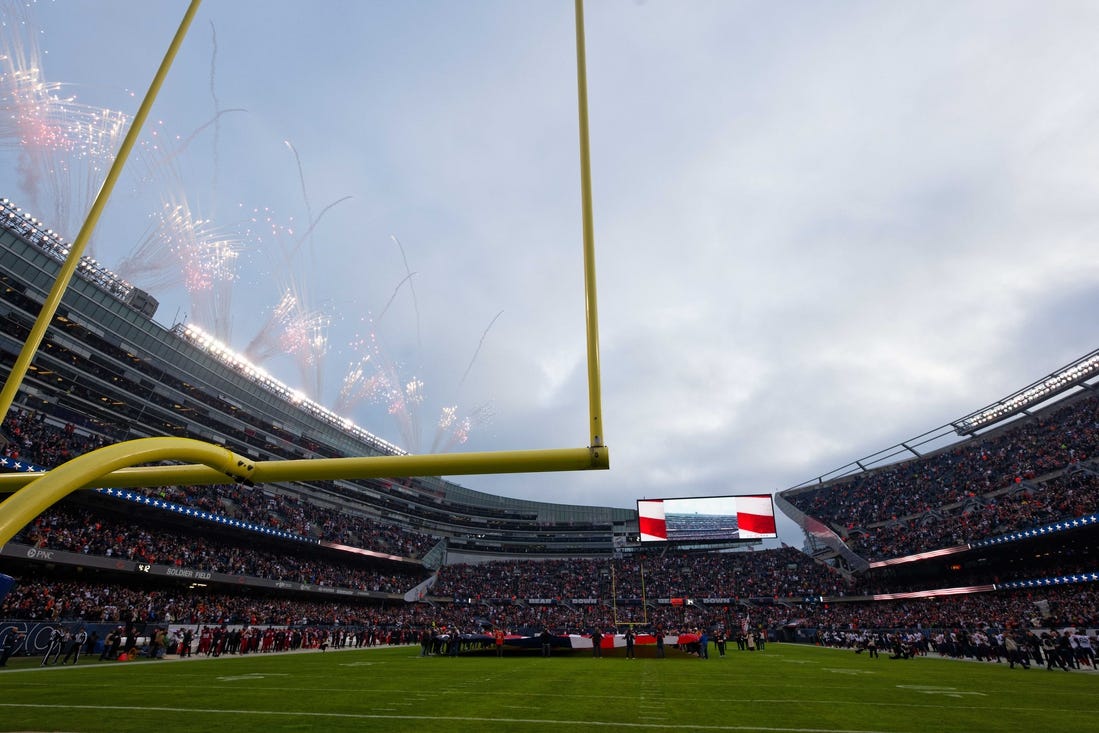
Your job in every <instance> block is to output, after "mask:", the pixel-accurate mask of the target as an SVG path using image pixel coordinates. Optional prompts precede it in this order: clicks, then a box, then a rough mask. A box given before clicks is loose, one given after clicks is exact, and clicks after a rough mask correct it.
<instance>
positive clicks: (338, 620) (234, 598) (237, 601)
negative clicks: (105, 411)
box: [0, 577, 429, 627]
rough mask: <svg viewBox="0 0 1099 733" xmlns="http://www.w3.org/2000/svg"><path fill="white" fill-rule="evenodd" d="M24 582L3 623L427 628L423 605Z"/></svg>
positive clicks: (0, 609)
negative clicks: (18, 620) (421, 625)
mask: <svg viewBox="0 0 1099 733" xmlns="http://www.w3.org/2000/svg"><path fill="white" fill-rule="evenodd" d="M16 580H17V581H18V583H17V585H16V586H15V588H14V590H12V591H11V592H10V593H9V594H8V596H7V598H5V599H4V601H3V603H2V604H0V618H4V619H23V620H28V621H49V622H54V621H57V622H72V621H82V622H85V623H111V624H125V623H130V622H136V623H142V624H215V625H220V624H252V625H256V624H279V625H286V626H355V627H360V626H378V625H386V626H394V625H411V624H422V623H424V618H425V615H424V614H425V611H426V610H427V609H428V608H429V607H428V606H426V605H422V604H404V603H401V604H398V605H395V606H393V607H387V606H383V605H371V604H363V603H354V602H350V601H343V600H331V599H328V600H303V599H300V598H290V597H275V596H270V595H265V594H263V593H260V592H253V591H251V590H250V589H248V588H234V589H233V590H232V591H231V592H227V591H218V590H214V589H212V588H193V589H184V588H176V589H158V588H148V587H136V586H127V585H125V584H121V583H85V582H75V581H50V580H37V579H35V578H30V577H22V578H20V577H17V578H16Z"/></svg>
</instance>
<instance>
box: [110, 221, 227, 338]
mask: <svg viewBox="0 0 1099 733" xmlns="http://www.w3.org/2000/svg"><path fill="white" fill-rule="evenodd" d="M241 250H242V244H241V240H240V239H239V237H237V236H236V235H234V233H233V232H232V229H231V228H226V227H218V226H216V225H215V224H214V223H213V222H212V221H210V220H209V219H202V218H200V217H198V216H196V215H195V214H194V213H192V211H191V207H190V205H189V204H188V203H187V202H186V200H183V201H168V202H165V203H164V204H163V206H162V207H161V210H160V212H158V214H157V215H156V216H155V217H154V221H153V223H152V224H151V225H150V227H149V229H148V230H147V231H146V234H145V236H144V237H143V238H142V240H141V242H139V243H138V245H137V246H136V247H135V248H134V249H133V250H132V251H131V252H130V254H129V255H128V256H127V257H126V258H125V259H124V260H123V261H122V263H121V264H120V265H119V266H118V274H119V275H120V276H121V277H123V278H124V279H127V280H131V281H132V282H134V283H137V284H139V285H143V286H145V287H154V286H161V287H167V286H174V285H182V286H183V287H184V289H186V291H187V293H188V295H189V296H190V301H191V318H192V320H194V321H195V322H196V323H198V324H199V325H200V326H202V327H203V328H206V329H208V330H209V332H210V333H212V334H213V335H214V336H215V337H216V338H217V339H218V340H219V341H222V342H223V343H228V342H229V331H230V315H231V314H230V307H231V305H232V295H233V284H234V283H235V282H236V281H237V279H238V272H237V270H238V266H239V259H240V255H241Z"/></svg>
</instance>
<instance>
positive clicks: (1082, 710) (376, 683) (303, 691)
mask: <svg viewBox="0 0 1099 733" xmlns="http://www.w3.org/2000/svg"><path fill="white" fill-rule="evenodd" d="M645 651H648V650H645ZM37 665H38V660H25V659H24V660H12V663H11V664H10V665H9V668H8V669H6V670H0V730H5V731H14V730H19V731H110V732H112V733H121V732H123V731H141V732H142V733H148V731H176V730H180V731H217V732H218V733H228V732H229V731H232V732H233V733H241V732H244V733H248V732H251V731H274V730H278V731H283V730H308V731H314V730H315V731H325V732H326V733H328V732H329V731H333V732H334V731H363V730H378V731H417V732H418V733H422V732H423V731H447V732H448V733H449V732H453V733H461V732H463V731H476V732H478V733H484V732H487V731H584V730H605V731H614V730H624V731H625V730H654V731H661V730H687V731H689V730H709V731H756V730H759V731H883V732H885V731H888V732H892V731H941V732H942V733H950V732H955V731H956V732H957V733H972V732H974V731H1006V730H1024V731H1043V730H1051V731H1058V732H1065V731H1092V730H1097V729H1099V675H1097V674H1095V673H1093V672H1090V671H1072V672H1068V673H1066V672H1063V671H1060V670H1056V671H1052V672H1050V671H1047V670H1046V669H1045V668H1039V667H1032V668H1031V669H1030V670H1025V671H1024V670H1021V669H1014V670H1012V669H1009V668H1008V666H1007V664H1006V663H1004V664H995V663H991V664H990V663H976V662H961V661H951V660H942V659H938V658H935V657H930V658H918V659H912V660H891V659H887V658H885V657H884V656H883V657H882V658H880V659H869V658H867V657H866V655H865V654H859V655H856V654H854V653H853V652H850V651H840V650H833V649H822V648H817V647H807V646H798V645H779V644H773V645H770V646H768V648H767V650H766V651H764V652H738V651H735V650H734V651H730V652H729V653H728V654H727V655H726V656H725V657H724V658H721V657H718V656H717V655H716V653H715V654H714V655H713V656H712V657H711V658H710V659H709V660H699V659H697V658H695V657H693V656H686V655H681V654H678V653H677V652H674V651H671V650H670V651H669V655H668V657H667V658H666V659H652V658H647V657H642V658H639V659H635V660H627V659H625V658H623V656H622V652H621V650H618V651H617V652H616V653H615V654H614V655H612V656H606V657H604V658H603V659H593V658H592V657H591V656H589V655H588V654H579V653H571V654H564V653H562V654H558V655H556V656H553V657H551V658H549V659H543V658H541V657H540V656H537V655H523V654H515V655H512V656H506V657H504V658H502V659H497V658H496V657H494V656H460V657H456V658H451V657H427V658H421V657H420V656H419V648H418V647H416V648H412V647H393V648H378V649H369V650H362V651H346V650H345V651H339V652H335V651H329V652H319V651H310V652H305V653H296V654H280V655H248V656H244V657H222V658H220V659H206V658H203V659H199V660H194V661H182V662H179V661H172V660H167V661H138V662H125V663H119V662H105V663H99V662H98V661H96V660H95V659H94V658H93V659H86V660H83V661H82V662H81V663H80V665H79V666H77V667H71V666H69V667H50V668H46V669H42V668H40V667H38V666H37Z"/></svg>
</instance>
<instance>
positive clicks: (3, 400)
mask: <svg viewBox="0 0 1099 733" xmlns="http://www.w3.org/2000/svg"><path fill="white" fill-rule="evenodd" d="M199 4H200V0H191V3H190V5H189V6H188V9H187V11H186V13H185V15H184V18H183V20H182V22H181V23H180V26H179V29H178V30H177V31H176V34H175V36H174V37H173V39H172V42H171V44H170V45H169V48H168V51H167V52H166V54H165V56H164V60H163V61H162V62H161V65H160V67H159V68H158V70H157V72H156V74H155V76H154V78H153V81H152V83H151V84H150V86H149V91H148V92H147V93H146V95H145V98H144V99H143V100H142V102H141V105H140V107H139V108H138V112H137V114H135V115H134V119H133V122H132V124H131V125H130V129H129V130H128V131H127V133H126V136H125V138H124V139H123V141H122V145H121V147H120V148H119V151H118V154H117V155H116V157H115V160H114V162H113V163H112V164H111V167H110V170H109V171H108V172H107V176H106V179H105V181H104V183H103V186H102V187H101V188H100V190H99V193H98V194H97V195H96V197H95V200H94V201H93V202H92V206H91V209H90V210H89V212H88V216H87V218H86V219H85V221H84V224H83V225H82V226H81V227H80V231H79V232H78V233H77V235H76V239H75V240H74V241H73V244H72V246H71V247H70V248H69V252H68V256H67V257H66V258H65V260H64V262H62V264H61V268H60V270H59V271H58V275H57V278H56V280H55V281H54V284H53V286H52V288H51V289H50V292H49V294H48V295H47V296H46V298H45V300H44V301H43V304H42V309H41V310H40V311H39V315H38V318H37V319H36V320H35V323H34V325H33V326H32V327H31V330H30V333H29V335H28V337H27V339H26V342H25V343H24V345H23V348H22V350H21V351H20V353H19V356H18V357H17V358H16V360H15V363H14V364H13V365H12V368H11V371H10V372H9V373H8V378H7V380H6V382H5V383H4V386H3V389H2V390H0V419H2V418H3V417H5V416H6V415H7V413H8V410H9V409H10V408H11V405H12V403H13V402H14V401H15V394H16V392H17V391H18V389H19V386H20V385H21V383H22V381H23V378H24V377H25V376H26V373H27V371H28V369H29V368H30V363H31V360H32V359H33V358H34V355H35V353H36V352H37V351H38V347H39V346H40V345H41V343H42V340H43V339H44V337H45V333H46V329H47V327H48V326H49V324H50V322H51V321H52V320H53V317H54V314H55V313H56V312H57V308H58V306H59V305H60V303H61V296H62V295H63V294H64V292H65V290H66V288H67V287H68V285H69V282H70V281H71V280H72V277H73V275H74V274H75V272H76V270H77V267H78V265H79V264H80V263H81V255H82V253H83V251H84V248H85V246H86V245H87V242H88V240H89V239H90V237H91V234H92V232H93V231H94V230H95V227H96V225H97V224H98V222H99V218H100V215H101V214H102V211H103V209H104V207H105V206H106V204H107V200H108V199H109V197H110V194H111V192H112V191H113V190H114V187H115V184H116V183H117V181H118V178H119V176H120V174H121V172H122V168H123V166H124V164H125V161H126V159H127V158H128V157H129V154H130V151H131V150H132V149H133V147H134V145H135V144H136V142H137V138H138V135H139V133H140V130H141V127H142V126H143V125H144V123H145V121H146V119H147V118H148V116H149V112H150V110H151V108H152V105H153V102H154V100H155V99H156V96H157V93H158V92H159V90H160V87H161V86H162V85H163V82H164V78H165V77H166V76H167V73H168V69H169V68H170V67H171V64H172V61H173V60H174V58H175V56H176V54H177V52H178V50H179V47H180V46H181V45H182V42H183V38H184V37H185V36H186V33H187V29H188V28H189V27H190V25H191V21H192V20H193V18H194V16H195V14H196V12H197V11H198V6H199ZM575 16H576V77H577V107H578V111H579V129H580V146H579V147H580V209H581V221H582V229H583V265H584V270H583V271H584V305H585V308H584V313H585V330H586V346H587V371H588V427H589V442H588V445H587V446H586V447H582V448H559V449H538V450H511V451H491V452H483V453H451V454H436V455H383V456H358V457H348V458H313V459H308V460H283V461H259V462H257V461H254V460H252V459H250V458H247V457H244V456H239V455H237V454H235V453H233V452H232V451H229V450H228V449H226V448H224V447H221V446H216V445H213V444H211V443H204V442H202V441H195V440H190V439H186V438H171V437H161V438H139V439H137V440H131V441H127V442H124V443H117V444H115V445H111V446H107V447H105V448H100V449H99V450H95V451H92V452H91V453H86V454H84V455H82V456H78V457H77V458H75V459H73V460H71V461H69V462H68V463H65V464H63V465H62V466H59V467H58V468H55V469H52V470H50V471H48V472H45V473H38V474H22V475H17V476H3V477H0V491H2V490H3V489H5V488H6V489H8V490H13V489H15V487H16V486H18V487H19V488H18V490H15V493H14V494H13V495H12V496H11V497H9V498H8V499H7V500H6V501H4V503H3V504H0V545H3V544H4V543H6V542H7V541H8V540H10V539H11V538H12V537H13V536H14V535H15V533H16V532H17V531H18V530H19V529H21V528H22V527H23V526H24V525H25V524H26V523H27V522H29V521H30V520H31V519H33V518H34V517H36V516H38V514H40V513H41V512H42V511H44V510H45V509H46V508H48V507H49V506H51V505H52V504H53V503H55V502H56V501H59V500H60V499H62V498H63V497H65V496H67V495H68V494H70V493H72V492H73V491H76V490H78V489H81V488H105V487H110V486H113V487H116V488H127V487H136V486H146V487H153V486H169V485H175V484H218V483H224V482H225V478H226V476H227V475H228V476H229V477H230V478H231V479H232V480H234V481H236V482H238V483H244V484H247V485H253V484H258V483H268V482H277V481H304V480H336V479H356V478H382V477H397V476H450V475H469V474H498V473H531V472H545V471H584V470H593V469H608V468H610V454H609V451H608V449H607V447H606V445H605V443H604V437H605V436H604V435H603V427H602V426H603V413H602V396H601V387H600V376H599V329H598V314H597V311H598V309H597V305H596V300H597V299H596V286H595V236H594V230H595V227H594V224H593V216H592V183H591V155H590V150H589V141H588V138H589V134H588V100H587V94H588V92H587V61H586V54H585V49H584V4H583V0H575ZM332 417H333V418H335V416H332ZM170 460H177V461H191V464H189V465H141V464H149V463H157V464H159V463H162V462H164V461H170ZM12 479H14V481H13V480H12ZM16 482H21V483H16Z"/></svg>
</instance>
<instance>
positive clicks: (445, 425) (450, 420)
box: [431, 311, 504, 453]
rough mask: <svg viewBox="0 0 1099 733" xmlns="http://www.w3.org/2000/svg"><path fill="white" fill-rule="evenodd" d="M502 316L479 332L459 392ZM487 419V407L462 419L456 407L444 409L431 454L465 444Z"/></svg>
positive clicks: (497, 315)
mask: <svg viewBox="0 0 1099 733" xmlns="http://www.w3.org/2000/svg"><path fill="white" fill-rule="evenodd" d="M503 314H504V312H503V311H500V312H499V313H497V314H496V315H495V316H493V317H492V320H491V321H489V323H488V325H487V326H485V330H484V331H482V332H481V340H480V341H478V342H477V348H476V349H474V350H473V356H472V357H471V358H470V360H469V364H468V365H466V370H465V372H463V373H462V378H461V379H459V380H458V391H459V392H460V391H461V389H462V385H464V384H465V383H466V378H467V377H468V376H469V373H470V371H471V370H472V369H473V365H474V363H476V361H477V356H478V355H479V354H480V353H481V347H482V346H484V344H485V338H486V337H487V336H488V332H489V331H490V330H491V329H492V326H493V325H494V324H495V323H496V321H497V319H499V318H500V316H502V315H503ZM488 417H489V408H488V406H487V405H479V406H478V407H476V408H475V409H474V410H473V412H472V413H471V414H469V415H466V416H464V417H462V416H459V415H458V406H457V405H452V406H450V407H444V408H443V410H442V414H441V415H440V417H439V422H438V423H437V424H436V426H435V427H436V430H435V438H434V439H433V440H432V443H431V452H432V453H436V452H439V451H440V450H442V451H446V450H450V449H451V448H453V447H454V446H455V445H459V444H461V443H465V442H466V441H467V440H469V434H470V431H471V430H472V429H473V427H474V426H475V425H477V424H479V423H480V422H484V421H487V419H488Z"/></svg>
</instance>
